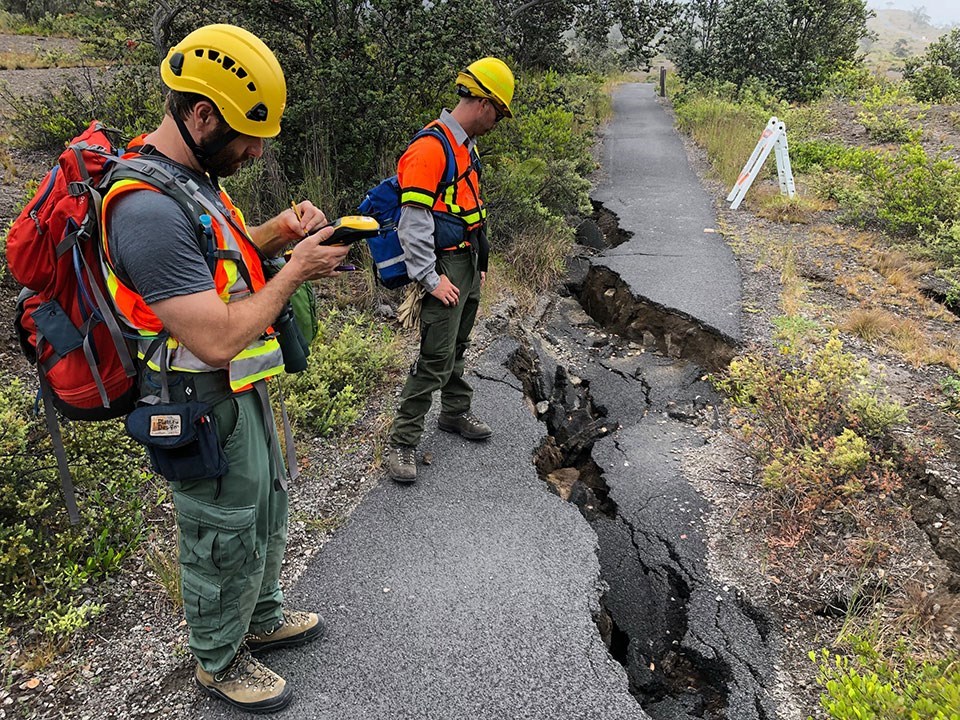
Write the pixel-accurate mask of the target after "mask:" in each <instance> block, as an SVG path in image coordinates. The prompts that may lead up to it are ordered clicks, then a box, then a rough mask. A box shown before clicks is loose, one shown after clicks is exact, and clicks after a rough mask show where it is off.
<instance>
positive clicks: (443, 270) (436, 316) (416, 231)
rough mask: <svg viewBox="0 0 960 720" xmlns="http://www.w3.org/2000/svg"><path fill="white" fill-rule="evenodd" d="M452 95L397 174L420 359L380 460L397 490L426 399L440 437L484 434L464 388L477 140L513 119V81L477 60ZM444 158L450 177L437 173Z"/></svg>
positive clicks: (409, 471) (479, 236) (491, 61)
mask: <svg viewBox="0 0 960 720" xmlns="http://www.w3.org/2000/svg"><path fill="white" fill-rule="evenodd" d="M456 89H457V95H458V96H459V101H458V103H457V105H456V107H454V109H453V110H444V111H443V112H442V113H441V115H440V117H439V119H437V120H435V121H433V122H432V123H430V124H429V125H427V128H432V129H435V130H439V131H440V132H441V133H442V135H440V134H438V133H436V132H434V133H430V134H424V135H419V136H418V137H417V138H416V139H415V140H414V141H413V142H412V143H411V144H410V146H409V147H408V148H407V151H406V152H405V153H404V154H403V156H402V157H401V158H400V161H399V163H398V166H397V180H398V182H399V185H400V202H401V205H402V210H401V215H400V222H399V224H398V226H397V233H398V235H399V238H400V243H401V244H402V245H403V248H404V261H405V263H406V267H407V274H408V275H409V276H410V278H411V279H412V280H415V281H416V282H418V283H419V284H420V286H421V287H422V288H423V290H424V291H425V292H426V294H425V296H424V299H423V307H422V309H421V315H420V323H421V340H420V356H419V357H418V359H417V362H416V364H415V365H414V367H413V368H412V370H411V372H410V375H409V377H408V378H407V381H406V384H405V385H404V388H403V392H402V394H401V396H400V405H399V408H398V410H397V414H396V417H395V419H394V421H393V427H392V429H391V432H390V439H389V444H390V447H389V450H388V453H387V471H388V473H389V475H390V477H391V478H393V480H395V481H397V482H401V483H410V482H413V481H414V480H416V477H417V460H416V448H417V444H418V443H419V442H420V437H421V435H422V434H423V426H424V417H425V416H426V414H427V411H428V410H429V409H430V404H431V402H432V395H433V393H434V391H436V390H439V391H440V403H441V406H440V417H439V420H438V423H439V427H440V429H441V430H445V431H447V432H453V433H458V434H460V435H461V436H463V437H464V438H466V439H468V440H485V439H487V438H488V437H490V435H491V434H492V430H491V429H490V426H489V425H487V423H485V422H483V421H482V420H481V419H480V418H478V417H477V416H476V415H474V414H473V412H472V411H471V409H470V407H471V401H472V398H473V389H472V388H471V387H470V385H469V384H468V383H467V382H466V380H464V379H463V368H464V353H465V351H466V349H467V346H468V344H469V341H470V333H471V331H472V330H473V323H474V321H475V320H476V316H477V307H478V306H479V303H480V287H481V285H482V284H483V282H484V280H485V279H486V273H487V256H488V253H489V247H488V243H487V233H486V219H487V209H486V207H485V206H484V203H483V199H482V194H481V188H480V175H481V166H480V157H479V155H478V153H477V149H476V138H478V137H480V136H481V135H485V134H486V133H488V132H490V131H491V130H492V129H493V128H494V127H495V126H496V124H497V123H498V122H499V121H500V120H502V119H503V118H505V117H513V113H512V112H511V110H510V103H511V101H512V100H513V91H514V77H513V73H512V72H511V70H510V68H509V67H507V64H506V63H504V62H503V61H502V60H499V59H498V58H494V57H485V58H482V59H480V60H477V61H476V62H474V63H471V64H470V65H469V66H468V67H467V68H466V69H465V70H463V71H462V72H461V73H460V74H459V75H458V76H457V81H456ZM425 129H426V128H425ZM450 154H452V156H453V161H454V162H455V164H456V168H455V172H449V173H445V170H447V169H448V168H447V158H448V156H449V155H450ZM445 177H448V178H449V177H452V178H453V180H452V181H446V182H445V181H444V179H445Z"/></svg>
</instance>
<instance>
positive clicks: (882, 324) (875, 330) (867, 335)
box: [840, 307, 900, 343]
mask: <svg viewBox="0 0 960 720" xmlns="http://www.w3.org/2000/svg"><path fill="white" fill-rule="evenodd" d="M899 320H900V319H899V318H898V317H897V316H896V315H894V314H893V313H891V312H889V311H887V310H884V309H882V308H870V307H859V308H856V309H855V310H851V311H850V313H848V314H847V317H846V319H845V320H843V322H842V323H841V324H840V328H841V329H842V330H844V331H845V332H848V333H850V334H851V335H856V336H857V337H859V338H861V339H862V340H866V341H867V342H870V343H872V342H876V341H877V340H879V339H880V338H883V337H886V336H888V335H890V334H892V333H893V332H894V330H895V329H896V327H897V324H898V322H899Z"/></svg>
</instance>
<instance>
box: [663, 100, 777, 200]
mask: <svg viewBox="0 0 960 720" xmlns="http://www.w3.org/2000/svg"><path fill="white" fill-rule="evenodd" d="M676 114H677V124H678V125H679V127H680V129H681V130H682V131H684V132H685V133H688V134H689V135H690V136H691V137H692V138H693V139H694V141H695V142H696V143H697V144H698V145H700V146H701V147H702V148H704V150H706V151H707V156H708V157H709V159H710V163H711V164H712V165H713V169H714V171H715V172H716V174H717V176H718V177H719V178H720V180H722V181H723V182H724V183H725V184H727V185H733V184H734V183H735V182H736V181H737V177H738V176H739V174H740V170H741V169H743V165H744V163H746V161H747V158H749V157H750V153H751V152H752V151H753V148H754V147H756V144H757V140H759V139H760V133H761V132H762V131H763V129H764V127H766V124H767V121H768V120H769V119H770V116H769V114H768V113H767V112H766V111H764V110H763V109H762V108H760V107H758V106H752V105H741V104H738V103H734V102H731V101H729V100H723V99H721V98H717V97H710V96H694V97H690V98H689V99H686V100H685V101H683V102H682V103H681V104H679V105H678V106H677V107H676ZM767 167H768V170H767V173H772V172H773V171H772V169H769V168H772V167H773V166H772V165H769V166H767Z"/></svg>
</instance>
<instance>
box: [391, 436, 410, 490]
mask: <svg viewBox="0 0 960 720" xmlns="http://www.w3.org/2000/svg"><path fill="white" fill-rule="evenodd" d="M387 474H388V475H389V476H390V478H391V479H392V480H396V481H397V482H400V483H411V482H413V481H414V480H416V479H417V449H416V448H415V447H413V446H412V445H395V446H393V447H391V448H390V449H389V450H388V451H387Z"/></svg>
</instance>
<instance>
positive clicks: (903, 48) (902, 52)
mask: <svg viewBox="0 0 960 720" xmlns="http://www.w3.org/2000/svg"><path fill="white" fill-rule="evenodd" d="M893 54H894V56H895V57H898V58H905V57H907V55H909V54H910V43H908V42H907V39H906V38H897V41H896V42H895V43H894V44H893Z"/></svg>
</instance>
